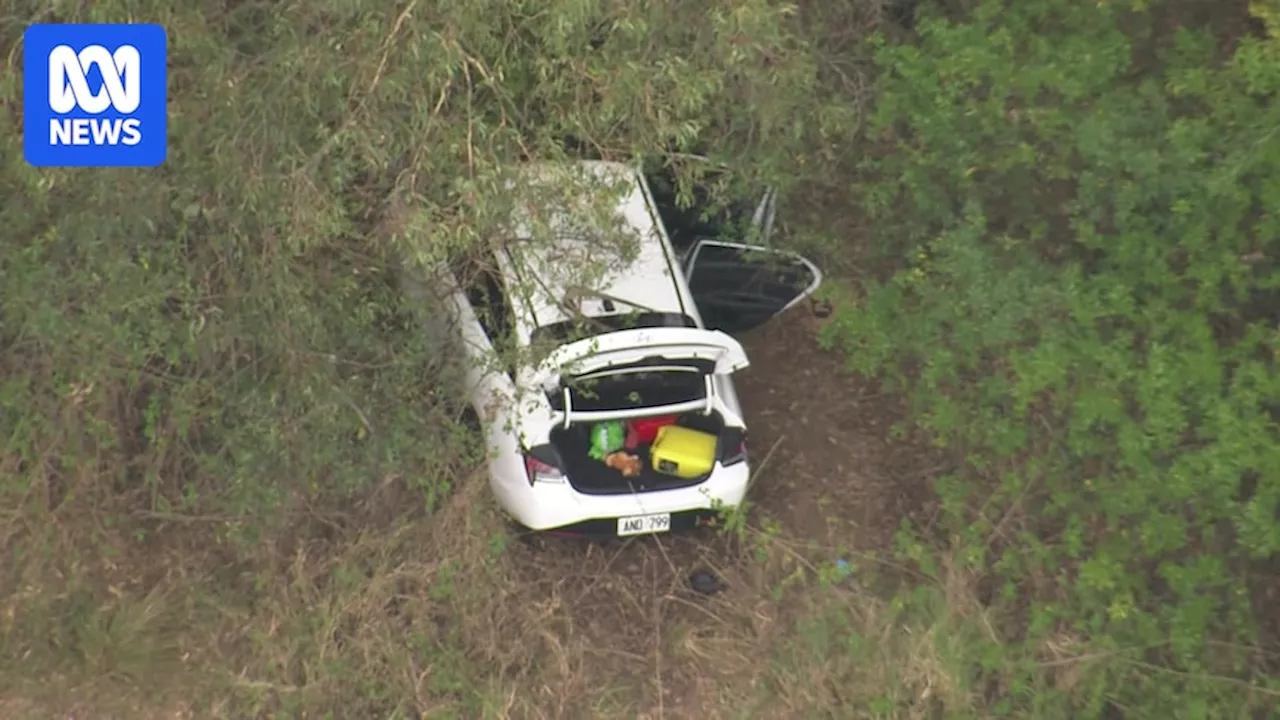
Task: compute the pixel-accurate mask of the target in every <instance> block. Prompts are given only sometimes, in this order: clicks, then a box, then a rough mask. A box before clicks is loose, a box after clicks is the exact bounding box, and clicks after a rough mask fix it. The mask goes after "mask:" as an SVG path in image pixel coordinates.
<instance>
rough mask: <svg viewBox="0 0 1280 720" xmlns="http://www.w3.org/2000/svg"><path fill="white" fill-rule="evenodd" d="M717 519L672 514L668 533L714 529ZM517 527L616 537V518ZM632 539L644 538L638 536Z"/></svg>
mask: <svg viewBox="0 0 1280 720" xmlns="http://www.w3.org/2000/svg"><path fill="white" fill-rule="evenodd" d="M718 517H719V513H718V512H717V511H715V510H685V511H684V512H677V513H672V514H671V530H670V531H668V532H669V533H682V532H690V531H693V530H696V529H698V528H705V527H714V526H715V524H716V521H717V519H718ZM517 525H520V528H521V529H523V530H527V531H530V532H542V533H547V534H551V535H572V536H577V537H582V538H588V539H597V538H614V537H618V519H617V518H595V519H592V520H583V521H581V522H576V523H573V524H571V525H562V526H560V527H555V528H549V529H545V530H534V529H533V528H530V527H526V526H524V525H523V524H520V523H517ZM664 534H667V533H664ZM632 537H645V536H644V535H638V536H632Z"/></svg>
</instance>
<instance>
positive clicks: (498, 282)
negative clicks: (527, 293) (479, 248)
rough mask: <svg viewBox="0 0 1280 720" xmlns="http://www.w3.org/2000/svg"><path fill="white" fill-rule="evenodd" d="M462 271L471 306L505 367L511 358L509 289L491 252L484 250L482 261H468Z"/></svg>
mask: <svg viewBox="0 0 1280 720" xmlns="http://www.w3.org/2000/svg"><path fill="white" fill-rule="evenodd" d="M461 271H462V275H461V277H460V280H461V281H462V282H463V283H465V284H466V289H467V300H468V301H470V303H471V309H472V311H473V312H475V314H476V319H477V320H478V321H479V322H480V326H481V327H482V328H483V329H484V334H485V335H486V336H487V337H488V339H489V344H490V345H491V346H493V349H494V351H496V352H497V353H499V354H500V355H501V356H502V358H503V360H504V361H505V362H504V367H505V366H506V365H507V364H509V361H510V360H511V359H512V358H511V352H510V351H511V350H512V347H511V330H512V317H511V307H510V305H509V304H508V300H507V294H506V288H504V287H503V283H502V279H501V277H500V276H499V275H498V264H497V261H496V259H495V258H494V257H493V256H492V255H491V254H489V253H485V254H484V255H483V256H482V258H481V259H480V261H479V262H474V261H473V262H468V263H465V265H464V266H463V268H461ZM507 372H508V373H509V374H510V373H511V368H509V367H508V368H507Z"/></svg>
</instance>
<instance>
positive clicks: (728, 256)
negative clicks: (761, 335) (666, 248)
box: [686, 240, 822, 333]
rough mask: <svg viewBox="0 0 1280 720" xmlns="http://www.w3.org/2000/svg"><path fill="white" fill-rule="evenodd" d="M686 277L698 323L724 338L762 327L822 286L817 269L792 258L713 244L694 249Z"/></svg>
mask: <svg viewBox="0 0 1280 720" xmlns="http://www.w3.org/2000/svg"><path fill="white" fill-rule="evenodd" d="M686 277H687V280H688V283H689V291H690V293H691V294H692V295H693V301H694V303H695V304H697V306H698V312H699V314H701V315H702V320H703V323H704V324H705V325H706V326H707V327H708V328H711V329H713V330H723V331H725V332H728V333H738V332H745V331H747V330H750V329H752V328H754V327H757V326H758V325H761V324H763V323H764V322H765V321H767V320H768V319H769V318H772V317H773V316H775V315H777V314H779V313H781V312H783V311H785V310H787V309H789V308H791V307H793V306H795V304H796V303H798V302H800V301H802V300H803V299H804V298H806V297H808V296H809V295H810V294H812V293H813V291H814V290H816V289H817V287H818V285H819V284H820V283H821V282H822V273H821V272H820V271H819V270H818V268H817V267H816V266H814V264H813V263H811V262H809V261H808V260H805V259H804V258H802V257H800V256H799V255H796V254H795V253H791V252H786V251H783V250H774V249H772V248H764V247H755V246H749V245H744V244H740V243H729V242H721V241H716V240H703V241H700V242H698V244H697V245H696V246H695V247H694V248H693V251H692V252H691V255H690V258H689V263H688V266H687V268H686Z"/></svg>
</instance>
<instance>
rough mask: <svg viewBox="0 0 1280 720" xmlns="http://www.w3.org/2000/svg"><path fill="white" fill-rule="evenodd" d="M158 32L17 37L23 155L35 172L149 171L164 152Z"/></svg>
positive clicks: (126, 29) (55, 29) (98, 30)
mask: <svg viewBox="0 0 1280 720" xmlns="http://www.w3.org/2000/svg"><path fill="white" fill-rule="evenodd" d="M167 42H168V40H167V37H166V35H165V32H164V28H163V27H161V26H159V25H152V24H113V25H54V24H41V25H32V26H30V27H28V28H27V30H26V33H24V34H23V56H22V57H23V74H22V82H23V96H22V103H23V104H22V114H23V122H22V125H23V154H24V155H25V156H26V158H27V162H29V163H31V164H32V165H35V166H37V167H154V166H156V165H159V164H161V163H163V162H164V159H165V155H166V152H167V144H168V131H169V128H168V119H167V116H166V107H165V105H166V103H167V102H168V98H167V78H166V63H167V58H166V57H165V51H166V45H167Z"/></svg>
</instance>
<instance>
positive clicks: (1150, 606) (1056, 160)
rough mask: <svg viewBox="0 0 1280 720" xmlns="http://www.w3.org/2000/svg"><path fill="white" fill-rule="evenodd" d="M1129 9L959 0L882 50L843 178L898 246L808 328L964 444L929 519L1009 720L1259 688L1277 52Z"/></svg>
mask: <svg viewBox="0 0 1280 720" xmlns="http://www.w3.org/2000/svg"><path fill="white" fill-rule="evenodd" d="M1146 4H1149V5H1153V6H1155V7H1154V9H1148V8H1145V7H1143V5H1144V4H1140V3H1116V2H1111V3H1072V2H1059V1H1058V0H1035V1H1028V2H1019V3H1014V4H1012V5H1010V4H1007V3H1004V2H993V1H987V2H980V3H977V6H976V8H975V9H974V10H973V13H972V15H971V17H969V18H968V19H967V20H966V21H963V22H958V23H950V22H946V21H943V20H939V19H936V18H931V19H925V20H922V21H921V23H920V28H919V29H920V42H919V44H918V45H888V44H882V45H881V46H880V47H879V51H878V55H877V61H878V65H879V66H880V68H881V71H882V72H881V74H880V81H879V84H878V86H877V104H876V110H875V113H874V116H873V117H872V119H871V121H870V127H869V134H870V135H871V136H872V137H873V138H882V137H892V138H893V140H892V142H891V143H890V145H889V146H888V147H885V148H884V151H883V152H880V153H877V154H876V155H875V156H874V157H872V158H870V159H868V160H867V162H865V163H864V166H863V170H864V173H865V175H866V180H865V181H864V184H863V185H862V186H860V188H859V191H860V194H861V197H862V198H863V199H864V201H865V205H866V209H867V211H868V212H869V213H870V214H871V216H872V217H871V219H872V221H873V222H874V223H876V224H877V234H876V237H875V239H874V243H875V249H876V250H877V251H878V252H879V253H880V254H881V256H883V257H888V258H892V259H895V260H896V261H897V262H899V263H900V265H899V266H898V267H899V270H898V271H897V272H895V273H894V274H893V276H892V277H891V278H890V279H888V280H887V281H884V282H872V283H868V284H867V286H866V287H865V295H866V297H865V302H863V303H861V304H860V305H859V306H858V307H856V308H848V309H845V310H844V311H842V312H841V313H840V314H839V315H838V317H837V318H836V321H835V322H834V323H833V324H832V325H831V326H829V327H828V329H827V332H826V336H825V340H826V341H827V342H828V343H829V344H832V345H835V346H838V347H840V348H842V349H843V350H844V351H845V352H847V354H848V357H849V367H850V368H851V369H853V370H856V371H858V372H860V373H866V374H879V375H881V376H883V377H884V378H885V379H886V380H887V381H889V382H891V383H894V384H895V386H896V387H899V388H901V389H903V390H904V391H905V392H907V393H908V395H909V397H910V399H911V401H912V404H913V410H914V418H915V421H916V422H917V423H918V424H919V425H920V426H921V427H923V428H925V429H927V430H928V431H929V433H930V434H931V435H932V436H933V437H934V438H935V439H936V442H937V443H939V444H940V445H945V446H948V447H952V448H954V449H955V450H957V451H958V452H959V453H961V454H962V457H963V464H962V466H961V467H960V469H958V470H957V472H955V473H954V474H952V475H950V476H948V477H946V478H942V479H940V480H939V481H938V483H937V489H938V492H939V494H940V496H941V497H940V499H941V502H942V504H943V507H944V508H945V512H944V518H945V524H944V526H943V527H942V528H941V532H942V535H943V537H944V538H947V539H948V542H949V545H950V547H949V548H948V553H949V554H954V556H955V557H958V558H960V559H961V561H962V562H963V563H965V565H966V566H967V567H969V568H971V569H972V571H974V572H977V573H980V574H981V575H982V576H983V577H984V578H985V579H984V585H985V586H986V587H987V594H988V596H989V597H988V600H989V601H990V602H991V603H992V604H993V606H994V607H995V608H997V609H998V610H999V611H1000V612H1001V613H1003V614H1004V615H1005V616H1006V617H1007V620H1008V622H1007V623H1006V625H1005V626H1004V630H1005V631H1006V632H1005V634H1004V637H1003V638H1002V641H1001V642H1002V643H1005V644H1006V645H1005V646H1004V647H1005V650H1004V651H1001V652H1007V653H1011V654H1009V655H1008V656H1007V657H1006V660H1007V662H1006V663H1004V664H999V663H996V664H991V663H988V665H987V667H986V668H985V670H986V671H990V670H994V669H995V668H996V667H997V666H999V667H1002V668H1003V670H1002V671H1001V673H1000V674H999V675H1000V677H999V680H998V682H997V684H996V685H994V686H992V697H993V698H996V697H999V698H1003V700H1002V701H1001V702H1000V703H998V704H996V705H995V706H994V707H995V708H997V709H1003V710H1005V711H1009V712H1012V711H1013V710H1014V709H1015V708H1022V709H1024V710H1034V711H1035V712H1037V713H1041V714H1052V715H1064V714H1072V715H1073V716H1077V717H1080V716H1096V715H1098V714H1099V713H1100V712H1102V708H1104V707H1106V706H1110V707H1111V708H1112V709H1120V710H1124V709H1129V710H1132V711H1136V712H1138V714H1139V715H1141V716H1144V717H1147V716H1155V715H1157V714H1160V713H1163V714H1165V715H1166V716H1171V717H1228V716H1233V714H1235V713H1239V712H1241V711H1242V709H1243V708H1245V707H1254V708H1262V707H1268V706H1271V707H1273V706H1274V705H1270V704H1273V703H1274V702H1275V700H1276V698H1277V693H1278V692H1280V682H1277V680H1276V678H1275V676H1274V674H1271V673H1273V671H1274V670H1275V665H1274V656H1270V657H1268V656H1267V655H1266V652H1265V651H1264V650H1263V649H1262V647H1264V645H1265V643H1268V642H1269V643H1272V645H1273V646H1274V643H1275V640H1276V638H1274V637H1270V638H1263V639H1259V636H1258V634H1257V633H1258V621H1259V620H1263V619H1265V618H1266V617H1267V614H1269V613H1272V612H1273V611H1274V609H1273V608H1270V607H1267V606H1266V605H1265V604H1261V603H1260V601H1259V602H1258V603H1255V602H1254V601H1255V600H1256V599H1257V598H1261V597H1262V594H1263V593H1262V588H1263V587H1264V586H1268V587H1269V586H1271V585H1273V584H1274V582H1275V581H1274V578H1270V577H1268V575H1267V570H1266V568H1267V567H1268V564H1267V561H1268V560H1269V559H1272V558H1274V557H1276V555H1277V551H1280V437H1278V435H1277V424H1276V412H1277V409H1278V408H1280V376H1278V375H1277V373H1276V358H1277V357H1278V356H1280V328H1278V327H1277V320H1278V319H1280V318H1278V317H1277V313H1276V308H1277V307H1280V293H1278V291H1280V273H1278V272H1277V264H1276V263H1277V257H1278V255H1280V224H1278V223H1280V184H1278V183H1277V181H1276V179H1277V178H1280V134H1277V132H1276V128H1277V127H1280V101H1278V100H1280V95H1278V91H1280V54H1278V53H1277V45H1276V43H1275V41H1274V40H1263V39H1259V38H1256V37H1244V38H1241V39H1240V40H1239V44H1238V47H1236V48H1235V49H1234V52H1233V53H1231V54H1230V55H1229V56H1227V57H1223V56H1221V55H1220V46H1221V44H1220V42H1219V39H1218V38H1215V37H1214V36H1213V35H1212V34H1211V33H1210V32H1209V31H1208V30H1207V29H1196V28H1194V27H1177V28H1176V29H1175V30H1172V31H1168V30H1167V29H1166V28H1167V27H1168V26H1169V25H1170V24H1173V25H1175V26H1176V25H1178V24H1179V23H1178V22H1177V20H1178V16H1177V15H1176V13H1177V12H1180V11H1181V10H1183V9H1185V8H1183V9H1180V8H1179V6H1177V5H1176V4H1174V5H1171V6H1170V7H1162V6H1161V4H1160V3H1146ZM1224 10H1225V8H1224ZM1162 20H1163V21H1165V22H1162ZM1169 20H1172V21H1173V22H1172V23H1170V22H1167V21H1169ZM1270 567H1274V565H1271V566H1270ZM1064 639H1070V642H1066V640H1064ZM1064 642H1066V645H1067V646H1070V647H1073V648H1075V649H1074V650H1071V651H1070V652H1069V657H1068V658H1067V659H1063V658H1057V659H1047V658H1046V652H1047V650H1046V648H1047V647H1054V646H1057V647H1061V646H1062V645H1063V643H1064ZM1055 643H1056V645H1055ZM1019 658H1021V660H1019ZM1091 658H1092V659H1093V660H1092V661H1090V659H1091ZM1264 660H1265V662H1264ZM1068 665H1070V666H1072V667H1073V668H1075V669H1076V670H1083V671H1084V672H1083V677H1084V680H1081V678H1080V673H1079V672H1073V673H1072V674H1073V678H1072V680H1071V682H1070V683H1066V682H1063V681H1062V674H1061V673H1057V672H1055V671H1053V670H1052V669H1051V668H1062V667H1065V666H1068ZM1076 666H1078V667H1076ZM980 670H981V669H980ZM979 674H980V675H981V674H982V672H980V673H979ZM1054 683H1056V688H1057V689H1055V686H1054V685H1053V684H1054ZM1064 696H1065V697H1066V699H1068V700H1069V701H1070V705H1062V704H1061V703H1062V701H1063V699H1064ZM1066 707H1071V708H1073V709H1072V710H1070V711H1067V710H1065V708H1066ZM1054 708H1061V709H1057V710H1055V709H1054ZM1139 709H1140V711H1139ZM1234 716H1238V715H1234Z"/></svg>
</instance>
